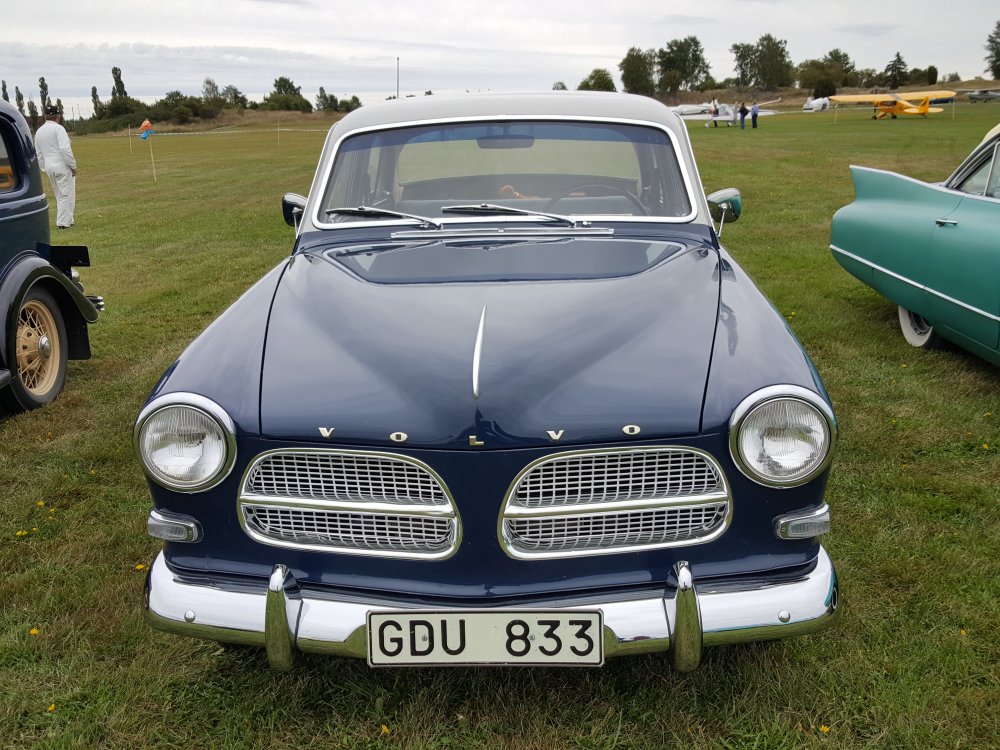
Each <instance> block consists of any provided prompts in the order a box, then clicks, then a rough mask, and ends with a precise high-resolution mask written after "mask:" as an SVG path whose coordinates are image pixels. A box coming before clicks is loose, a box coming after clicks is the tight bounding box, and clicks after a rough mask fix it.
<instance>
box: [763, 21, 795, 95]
mask: <svg viewBox="0 0 1000 750" xmlns="http://www.w3.org/2000/svg"><path fill="white" fill-rule="evenodd" d="M794 71H795V66H793V65H792V59H791V58H790V57H789V56H788V47H787V42H786V41H785V40H784V39H776V38H775V37H773V36H771V35H770V34H764V36H762V37H761V38H760V39H758V40H757V84H758V85H759V86H761V87H763V88H765V89H776V88H780V87H782V86H791V85H792V81H793V80H794V77H795V76H794Z"/></svg>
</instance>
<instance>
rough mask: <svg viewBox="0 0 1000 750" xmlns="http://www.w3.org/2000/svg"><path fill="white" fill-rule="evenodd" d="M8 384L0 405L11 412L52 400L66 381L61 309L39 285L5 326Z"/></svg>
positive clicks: (65, 339) (29, 293)
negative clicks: (6, 327)
mask: <svg viewBox="0 0 1000 750" xmlns="http://www.w3.org/2000/svg"><path fill="white" fill-rule="evenodd" d="M7 335H8V338H7V341H8V344H7V362H8V363H9V365H8V366H9V367H10V370H11V375H12V377H11V383H10V387H8V388H3V389H0V407H4V408H5V409H6V410H8V411H12V412H14V413H16V412H19V411H25V410H28V409H37V408H38V407H39V406H42V405H43V404H47V403H48V402H50V401H52V399H54V398H55V397H56V396H58V395H59V392H60V391H61V390H62V387H63V383H64V382H65V380H66V360H67V359H68V355H69V348H68V347H69V344H68V339H67V338H66V324H65V322H64V321H63V316H62V310H60V308H59V304H58V303H57V302H56V300H55V297H53V296H52V294H51V293H50V292H49V291H48V290H46V289H45V288H43V287H42V286H40V285H35V286H33V287H32V288H31V289H29V290H28V292H27V294H25V295H24V298H23V299H22V300H21V306H20V308H18V310H17V317H16V318H15V319H14V320H12V321H11V328H10V329H8V333H7Z"/></svg>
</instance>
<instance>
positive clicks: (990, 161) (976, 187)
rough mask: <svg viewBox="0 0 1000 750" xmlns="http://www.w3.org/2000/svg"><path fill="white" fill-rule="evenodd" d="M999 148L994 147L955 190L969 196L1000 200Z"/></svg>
mask: <svg viewBox="0 0 1000 750" xmlns="http://www.w3.org/2000/svg"><path fill="white" fill-rule="evenodd" d="M998 153H1000V146H998V145H994V146H993V150H992V153H990V154H989V156H988V157H987V158H985V159H983V161H982V163H981V164H980V165H979V166H978V167H976V168H975V169H974V170H973V172H972V173H971V174H970V175H969V176H968V177H966V178H965V179H964V180H962V181H961V182H960V183H959V184H958V185H957V186H956V188H955V189H956V190H960V191H961V192H963V193H968V194H969V195H985V196H986V197H988V198H1000V163H998V162H1000V156H998Z"/></svg>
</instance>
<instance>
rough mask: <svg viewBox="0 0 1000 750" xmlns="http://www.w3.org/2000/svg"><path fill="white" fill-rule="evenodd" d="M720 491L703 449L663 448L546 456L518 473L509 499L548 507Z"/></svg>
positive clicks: (718, 478) (523, 504) (526, 505)
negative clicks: (519, 476)
mask: <svg viewBox="0 0 1000 750" xmlns="http://www.w3.org/2000/svg"><path fill="white" fill-rule="evenodd" d="M720 491H722V478H721V474H720V473H719V471H718V469H716V467H715V466H714V465H713V463H712V462H711V461H710V460H708V459H707V458H706V457H705V456H704V455H702V454H700V453H694V452H692V451H684V450H680V449H665V450H657V451H642V452H629V453H601V454H589V455H583V456H568V457H560V458H558V459H554V460H550V461H546V462H544V463H541V464H539V465H538V466H536V467H534V468H533V469H532V470H531V471H530V472H529V473H528V474H526V475H525V476H524V477H522V479H521V481H520V482H519V483H518V486H517V489H516V491H515V494H514V497H513V499H512V502H513V503H514V504H515V505H518V506H520V507H522V508H552V507H561V506H572V505H585V504H588V503H606V502H616V501H620V500H645V499H659V498H663V499H666V498H677V497H689V496H692V495H706V494H710V493H713V492H720Z"/></svg>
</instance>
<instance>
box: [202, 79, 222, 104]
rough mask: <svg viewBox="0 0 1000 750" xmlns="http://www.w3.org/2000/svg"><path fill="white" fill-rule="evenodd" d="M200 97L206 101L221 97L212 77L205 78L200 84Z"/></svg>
mask: <svg viewBox="0 0 1000 750" xmlns="http://www.w3.org/2000/svg"><path fill="white" fill-rule="evenodd" d="M201 98H202V99H204V100H205V101H207V102H210V101H213V100H216V99H221V98H222V94H220V93H219V86H218V85H217V84H216V83H215V79H214V78H206V79H205V81H204V82H203V83H202V84H201Z"/></svg>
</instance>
